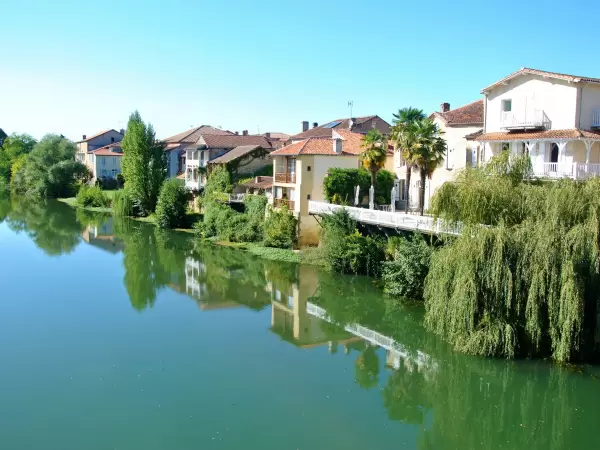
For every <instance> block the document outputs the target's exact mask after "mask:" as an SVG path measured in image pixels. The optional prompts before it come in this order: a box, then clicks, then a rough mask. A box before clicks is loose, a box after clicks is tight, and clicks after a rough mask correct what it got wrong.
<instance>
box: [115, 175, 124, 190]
mask: <svg viewBox="0 0 600 450" xmlns="http://www.w3.org/2000/svg"><path fill="white" fill-rule="evenodd" d="M123 186H125V178H124V177H123V175H121V174H120V173H118V174H117V189H123Z"/></svg>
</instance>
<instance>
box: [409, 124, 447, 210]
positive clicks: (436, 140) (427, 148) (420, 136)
mask: <svg viewBox="0 0 600 450" xmlns="http://www.w3.org/2000/svg"><path fill="white" fill-rule="evenodd" d="M411 134H412V135H413V136H414V137H415V145H414V146H413V149H414V151H415V155H414V164H415V166H416V168H417V169H418V170H419V174H420V175H421V185H420V189H419V208H420V213H421V215H423V211H424V209H425V180H426V179H431V176H432V175H433V172H434V171H435V169H437V168H438V167H439V166H440V165H441V164H442V162H443V161H444V155H445V154H446V141H445V140H444V138H442V134H443V131H441V130H440V129H439V127H438V126H437V124H435V123H434V122H433V121H432V120H430V119H422V120H419V121H417V122H415V123H414V124H413V125H412V126H411Z"/></svg>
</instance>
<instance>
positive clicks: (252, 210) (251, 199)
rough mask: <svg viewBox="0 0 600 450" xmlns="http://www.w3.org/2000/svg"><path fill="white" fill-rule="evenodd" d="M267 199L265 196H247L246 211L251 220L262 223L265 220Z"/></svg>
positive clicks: (245, 200) (245, 199)
mask: <svg viewBox="0 0 600 450" xmlns="http://www.w3.org/2000/svg"><path fill="white" fill-rule="evenodd" d="M266 208H267V197H265V196H264V195H246V196H245V197H244V211H245V212H246V214H247V215H248V217H249V218H250V220H253V221H256V222H258V223H262V221H263V220H265V211H266Z"/></svg>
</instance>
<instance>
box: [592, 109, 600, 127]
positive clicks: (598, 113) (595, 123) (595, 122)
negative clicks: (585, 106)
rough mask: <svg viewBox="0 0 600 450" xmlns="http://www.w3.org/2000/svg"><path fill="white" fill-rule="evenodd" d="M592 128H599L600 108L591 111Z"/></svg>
mask: <svg viewBox="0 0 600 450" xmlns="http://www.w3.org/2000/svg"><path fill="white" fill-rule="evenodd" d="M592 128H600V109H595V110H594V111H592Z"/></svg>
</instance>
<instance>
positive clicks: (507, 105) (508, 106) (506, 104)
mask: <svg viewBox="0 0 600 450" xmlns="http://www.w3.org/2000/svg"><path fill="white" fill-rule="evenodd" d="M511 111H512V100H511V99H507V100H502V112H511Z"/></svg>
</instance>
